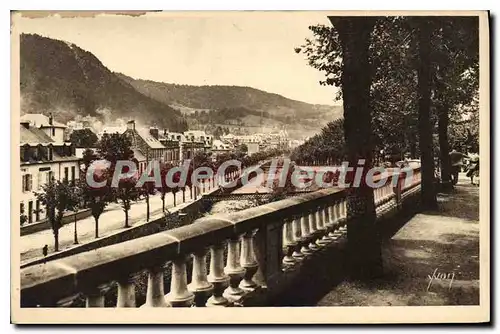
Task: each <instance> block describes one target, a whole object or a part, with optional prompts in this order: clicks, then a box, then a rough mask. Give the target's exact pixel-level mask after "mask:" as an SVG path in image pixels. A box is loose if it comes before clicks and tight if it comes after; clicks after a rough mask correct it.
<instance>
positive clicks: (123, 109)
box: [20, 34, 186, 130]
mask: <svg viewBox="0 0 500 334" xmlns="http://www.w3.org/2000/svg"><path fill="white" fill-rule="evenodd" d="M20 43H21V44H20V67H21V68H20V70H21V73H20V76H21V114H25V113H44V114H48V113H50V112H52V113H53V114H54V117H55V118H56V120H58V121H61V122H66V121H68V120H71V119H73V118H75V116H77V115H80V116H86V115H90V116H94V117H96V119H99V120H102V121H108V120H111V121H113V120H116V119H119V118H121V119H123V120H128V119H129V118H134V119H136V120H137V121H138V122H140V123H143V124H145V125H148V124H153V123H154V124H156V125H158V126H162V127H167V128H170V129H172V130H183V129H184V128H185V127H186V122H185V121H184V120H183V119H182V117H181V113H180V112H179V111H177V110H175V109H173V108H171V107H170V106H168V105H166V104H164V103H161V102H159V101H157V100H156V99H151V98H149V97H147V96H145V95H143V94H141V93H139V92H138V91H137V90H136V89H135V88H134V87H132V86H131V85H129V84H128V83H126V82H125V81H123V80H121V79H120V78H118V77H117V76H116V75H115V74H114V73H113V72H111V71H110V70H109V69H107V68H106V67H105V66H104V65H103V64H102V63H101V62H100V61H99V59H97V58H96V57H95V56H94V55H93V54H92V53H90V52H87V51H85V50H82V49H81V48H79V47H78V46H76V45H74V44H71V43H66V42H63V41H59V40H54V39H50V38H46V37H42V36H39V35H32V34H23V35H21V42H20Z"/></svg>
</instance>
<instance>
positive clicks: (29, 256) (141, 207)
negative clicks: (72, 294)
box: [19, 189, 208, 263]
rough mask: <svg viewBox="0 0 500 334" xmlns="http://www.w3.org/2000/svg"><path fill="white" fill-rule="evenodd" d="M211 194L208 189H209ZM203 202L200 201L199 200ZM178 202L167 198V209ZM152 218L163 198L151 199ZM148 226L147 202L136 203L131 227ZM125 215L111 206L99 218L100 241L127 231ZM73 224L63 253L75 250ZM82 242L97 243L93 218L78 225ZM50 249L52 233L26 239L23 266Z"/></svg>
mask: <svg viewBox="0 0 500 334" xmlns="http://www.w3.org/2000/svg"><path fill="white" fill-rule="evenodd" d="M205 190H206V191H208V189H205ZM198 198H199V197H198ZM191 201H193V199H192V198H191V197H190V192H189V190H186V203H189V202H191ZM173 204H174V199H173V195H172V194H171V193H169V194H167V195H166V197H165V207H166V208H168V209H171V208H173ZM176 204H177V205H179V204H182V191H179V192H178V193H177V194H176ZM149 205H150V217H151V218H152V217H153V216H154V215H155V214H160V213H161V211H162V203H161V197H160V194H156V195H154V196H151V197H150V199H149ZM145 223H147V222H146V201H145V200H144V199H142V200H140V201H138V202H134V203H133V204H132V206H131V208H130V210H129V225H130V226H138V225H141V224H145ZM124 225H125V212H124V211H123V210H122V208H121V206H120V203H118V204H116V203H110V204H109V205H108V206H107V207H106V210H105V211H104V212H103V213H102V215H101V217H100V218H99V237H100V238H102V237H105V236H107V235H110V234H111V233H114V232H116V231H118V230H122V229H124ZM74 228H75V224H74V223H73V222H71V223H68V224H65V225H64V226H63V227H61V229H59V250H60V251H62V250H65V249H68V248H71V247H73V246H75V245H74V244H73V242H74ZM77 232H78V242H79V243H80V244H83V243H86V242H89V241H92V240H94V239H95V220H94V217H93V216H90V217H87V218H84V219H81V220H78V221H77ZM44 245H48V246H49V254H51V253H53V252H54V235H53V233H52V230H51V229H49V230H44V231H40V232H36V233H33V234H29V235H25V236H22V237H20V239H19V248H20V252H21V263H24V262H27V261H31V260H34V259H36V258H40V257H42V247H43V246H44Z"/></svg>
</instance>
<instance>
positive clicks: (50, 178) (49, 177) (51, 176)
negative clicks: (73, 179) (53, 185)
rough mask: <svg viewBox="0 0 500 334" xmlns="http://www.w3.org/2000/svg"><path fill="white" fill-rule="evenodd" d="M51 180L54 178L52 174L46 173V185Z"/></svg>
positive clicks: (50, 172)
mask: <svg viewBox="0 0 500 334" xmlns="http://www.w3.org/2000/svg"><path fill="white" fill-rule="evenodd" d="M53 178H54V172H52V171H49V172H48V173H47V183H50V182H52V179H53Z"/></svg>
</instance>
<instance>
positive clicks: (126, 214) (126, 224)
mask: <svg viewBox="0 0 500 334" xmlns="http://www.w3.org/2000/svg"><path fill="white" fill-rule="evenodd" d="M124 211H125V227H130V226H129V225H128V210H124Z"/></svg>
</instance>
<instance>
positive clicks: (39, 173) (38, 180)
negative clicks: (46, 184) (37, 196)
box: [36, 172, 43, 190]
mask: <svg viewBox="0 0 500 334" xmlns="http://www.w3.org/2000/svg"><path fill="white" fill-rule="evenodd" d="M42 174H43V173H41V172H38V179H37V185H36V190H40V189H41V188H42V184H43V183H42Z"/></svg>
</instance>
